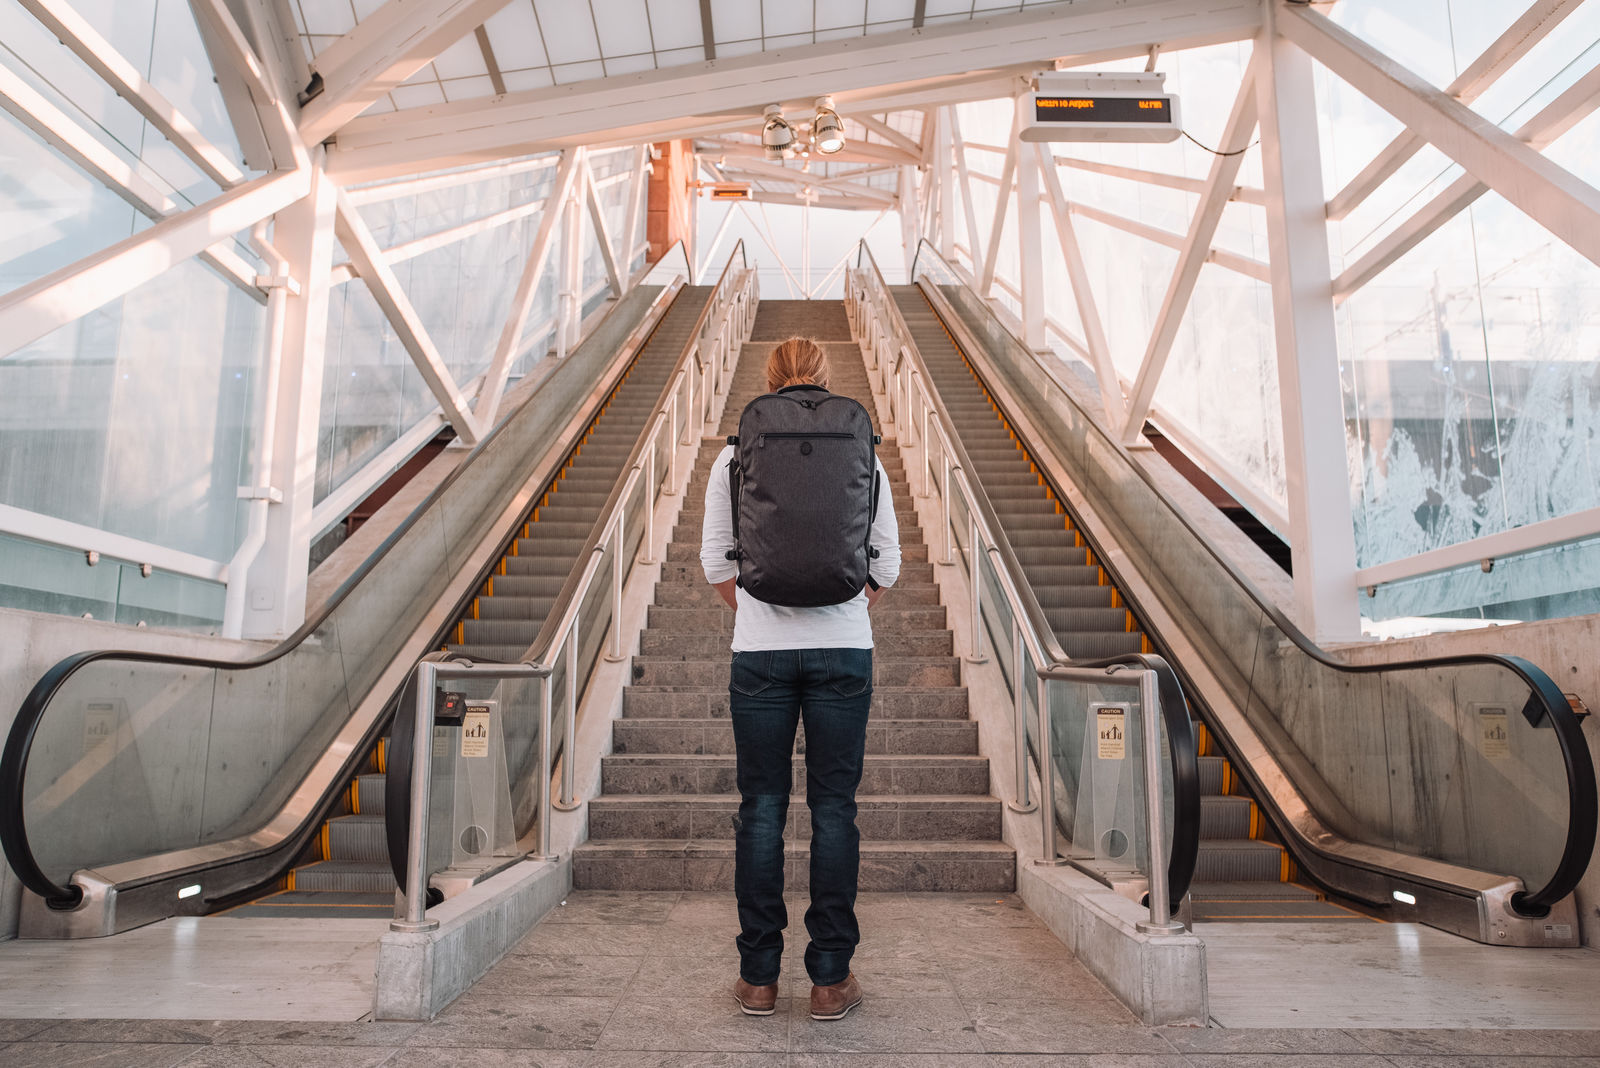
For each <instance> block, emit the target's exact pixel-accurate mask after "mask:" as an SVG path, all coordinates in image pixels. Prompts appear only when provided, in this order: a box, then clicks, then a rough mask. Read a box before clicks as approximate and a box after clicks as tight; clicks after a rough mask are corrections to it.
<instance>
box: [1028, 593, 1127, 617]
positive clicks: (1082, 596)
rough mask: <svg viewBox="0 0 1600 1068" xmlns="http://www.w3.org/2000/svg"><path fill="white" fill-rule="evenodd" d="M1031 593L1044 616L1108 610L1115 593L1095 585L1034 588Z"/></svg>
mask: <svg viewBox="0 0 1600 1068" xmlns="http://www.w3.org/2000/svg"><path fill="white" fill-rule="evenodd" d="M1033 591H1034V596H1035V597H1037V599H1038V601H1039V605H1040V607H1042V608H1043V609H1044V611H1045V614H1046V615H1049V614H1050V613H1051V612H1056V611H1060V610H1062V609H1072V608H1110V607H1111V597H1112V595H1113V594H1114V593H1115V592H1116V591H1115V590H1113V589H1112V588H1111V587H1110V586H1100V585H1097V584H1095V583H1082V584H1080V585H1065V584H1061V585H1051V586H1035V587H1034V588H1033ZM1052 625H1054V624H1052Z"/></svg>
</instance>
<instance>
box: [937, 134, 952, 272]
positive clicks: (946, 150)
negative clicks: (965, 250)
mask: <svg viewBox="0 0 1600 1068" xmlns="http://www.w3.org/2000/svg"><path fill="white" fill-rule="evenodd" d="M954 111H955V105H954V104H950V105H948V106H946V107H942V108H940V109H939V111H938V115H939V130H938V133H937V134H936V136H937V138H938V141H937V142H936V143H937V145H938V147H937V148H936V149H935V150H934V155H935V160H934V172H935V174H936V175H937V176H938V190H939V200H938V208H937V209H936V210H937V212H938V216H937V218H936V220H935V221H936V223H937V225H938V228H939V255H941V256H943V257H944V258H945V259H946V260H947V261H949V260H954V259H955V255H956V229H955V200H954V197H953V195H952V194H953V192H954V190H955V174H954V173H953V172H954V170H955V146H954V138H953V137H952V136H951V129H952V127H953V126H954V123H955V115H954Z"/></svg>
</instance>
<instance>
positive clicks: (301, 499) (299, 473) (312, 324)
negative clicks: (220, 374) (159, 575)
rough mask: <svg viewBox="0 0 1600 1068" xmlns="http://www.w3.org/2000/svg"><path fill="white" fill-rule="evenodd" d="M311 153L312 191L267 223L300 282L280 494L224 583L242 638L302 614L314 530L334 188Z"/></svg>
mask: <svg viewBox="0 0 1600 1068" xmlns="http://www.w3.org/2000/svg"><path fill="white" fill-rule="evenodd" d="M312 155H313V157H314V159H313V161H312V163H311V165H310V166H311V191H310V193H308V194H307V195H306V196H305V197H304V198H303V199H301V200H299V201H297V202H295V203H294V204H291V205H290V206H289V207H287V208H285V209H283V210H282V211H280V212H278V214H277V218H276V221H275V222H274V224H273V233H272V242H273V245H274V247H276V248H277V250H278V251H279V252H280V253H282V255H283V256H284V258H285V259H286V260H288V265H289V276H290V277H291V278H293V279H295V281H297V282H298V283H299V287H298V292H295V291H294V290H292V289H291V290H290V291H289V293H288V295H287V296H286V298H285V310H284V329H283V334H282V345H281V351H280V352H279V353H278V354H276V355H277V359H278V400H277V404H276V413H277V415H276V420H275V424H274V429H273V456H272V460H271V472H270V483H269V484H270V486H271V487H272V488H273V489H276V490H278V491H279V492H280V493H281V494H282V497H283V499H282V500H281V501H280V502H277V503H274V504H272V505H271V507H270V508H269V509H268V511H267V527H266V541H265V543H264V544H263V546H262V548H261V551H260V552H259V553H258V554H257V555H256V558H255V561H254V562H253V563H252V564H251V566H250V569H249V571H248V572H247V573H246V574H244V575H239V576H229V580H230V582H243V583H245V604H244V620H243V636H244V637H246V638H279V637H283V636H285V635H287V634H289V633H290V632H291V631H293V630H294V629H295V628H296V627H298V626H299V625H300V623H301V622H302V621H303V620H304V619H305V613H306V574H307V568H308V565H309V560H310V554H311V541H312V538H313V537H315V536H316V534H317V530H316V529H315V527H314V525H313V522H312V518H311V517H312V505H313V503H314V500H315V496H316V493H315V490H316V473H317V438H318V436H319V430H320V419H321V408H322V379H323V356H324V346H325V344H326V340H327V336H328V293H329V285H328V271H329V269H330V268H331V267H332V266H333V220H334V214H335V211H336V205H337V203H338V190H337V188H336V187H335V186H334V184H333V182H331V181H329V179H328V177H327V176H326V175H325V174H324V173H323V170H322V152H321V150H320V149H319V150H317V151H315V152H314V153H312ZM273 356H274V354H272V353H268V354H266V357H265V358H266V359H267V360H269V361H270V360H272V359H273Z"/></svg>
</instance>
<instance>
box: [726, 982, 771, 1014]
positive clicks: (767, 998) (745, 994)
mask: <svg viewBox="0 0 1600 1068" xmlns="http://www.w3.org/2000/svg"><path fill="white" fill-rule="evenodd" d="M733 1000H735V1001H737V1002H738V1003H739V1011H740V1012H743V1013H744V1014H745V1015H746V1016H771V1015H772V1013H773V1010H775V1009H776V1008H777V1007H778V984H777V983H768V984H767V985H766V986H751V985H750V984H749V983H747V982H745V981H744V979H743V977H741V978H740V979H739V981H738V982H736V983H734V984H733Z"/></svg>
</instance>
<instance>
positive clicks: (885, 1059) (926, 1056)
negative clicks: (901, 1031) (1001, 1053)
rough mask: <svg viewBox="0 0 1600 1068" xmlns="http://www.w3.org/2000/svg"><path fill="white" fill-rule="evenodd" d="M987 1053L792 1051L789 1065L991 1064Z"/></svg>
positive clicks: (945, 1067) (981, 1067)
mask: <svg viewBox="0 0 1600 1068" xmlns="http://www.w3.org/2000/svg"><path fill="white" fill-rule="evenodd" d="M991 1063H992V1058H990V1057H989V1056H988V1055H987V1054H984V1053H905V1054H893V1053H791V1054H789V1068H989V1066H990V1064H991Z"/></svg>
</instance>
